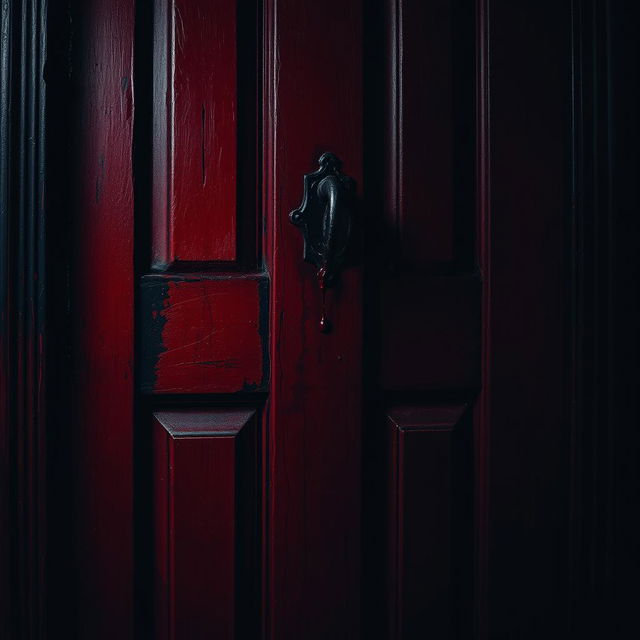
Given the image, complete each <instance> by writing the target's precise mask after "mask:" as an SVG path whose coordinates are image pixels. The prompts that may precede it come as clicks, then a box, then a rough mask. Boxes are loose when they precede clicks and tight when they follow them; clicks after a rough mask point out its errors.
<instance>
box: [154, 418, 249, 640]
mask: <svg viewBox="0 0 640 640" xmlns="http://www.w3.org/2000/svg"><path fill="white" fill-rule="evenodd" d="M154 417H155V425H154V460H155V463H154V487H155V488H154V494H155V500H154V504H155V535H156V541H155V558H156V561H155V585H154V588H155V602H156V604H155V610H156V622H155V624H156V636H157V637H159V638H162V639H163V640H174V639H178V638H190V639H193V640H197V639H199V638H210V637H212V636H213V637H216V638H221V639H225V638H226V639H228V640H232V639H234V638H243V637H254V635H255V633H256V622H257V618H258V604H257V592H256V589H255V583H256V580H255V575H256V573H257V571H258V566H257V564H256V560H257V525H256V523H257V517H258V502H257V500H258V498H257V484H256V482H257V464H258V459H257V440H256V438H257V428H256V417H255V412H254V411H251V410H249V411H247V410H241V409H234V410H217V411H195V410H194V411H173V412H168V411H165V412H158V413H156V414H154Z"/></svg>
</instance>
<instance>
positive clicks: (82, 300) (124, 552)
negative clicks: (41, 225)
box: [65, 0, 135, 640]
mask: <svg viewBox="0 0 640 640" xmlns="http://www.w3.org/2000/svg"><path fill="white" fill-rule="evenodd" d="M76 8H77V9H78V11H79V12H80V13H81V15H80V16H78V17H77V18H76V21H77V23H78V24H79V25H82V29H84V32H82V33H81V37H78V38H77V41H78V42H79V43H82V44H81V47H82V48H81V49H78V50H77V51H76V52H75V55H76V56H77V60H78V61H80V62H79V63H78V65H77V66H74V76H77V78H78V79H77V80H76V82H77V83H78V84H79V86H80V88H81V90H80V89H79V90H78V95H79V96H80V98H79V104H78V107H77V108H78V111H79V114H80V119H79V124H78V135H79V140H80V143H81V146H80V149H79V150H78V157H77V162H76V163H75V164H76V166H77V167H78V169H77V172H76V173H75V174H73V177H74V179H73V180H72V182H71V184H72V185H73V189H74V196H75V198H76V211H75V218H74V240H73V245H74V247H73V248H74V265H75V268H74V269H73V271H72V280H71V290H72V308H71V317H72V318H73V321H74V326H73V364H74V372H73V403H74V406H73V415H74V421H73V427H72V429H71V433H70V434H68V436H67V437H69V438H70V441H71V444H70V446H71V447H72V452H73V453H72V455H71V457H70V459H71V460H72V461H73V469H72V473H71V476H72V477H73V478H74V484H73V487H72V494H73V501H74V502H73V505H74V511H73V513H74V516H75V517H74V518H73V519H72V521H71V522H70V523H69V535H70V536H72V538H73V549H74V558H73V560H72V566H73V569H72V570H70V572H69V573H70V575H71V576H73V577H74V580H73V582H74V585H73V586H74V587H75V588H74V589H73V590H72V595H70V596H69V598H70V600H71V601H72V602H73V603H74V607H73V608H74V611H75V612H76V616H77V622H76V628H75V629H74V628H73V627H72V628H71V630H69V634H70V635H75V636H76V637H80V638H89V637H90V638H95V639H96V640H101V639H106V638H115V637H117V638H122V639H123V640H125V639H128V638H132V637H133V635H134V630H133V618H134V613H133V586H132V585H133V582H134V579H133V419H134V418H133V375H132V368H133V357H134V355H133V354H134V348H133V310H134V309H133V292H134V281H133V278H134V273H133V216H134V209H133V180H132V157H131V150H132V148H133V89H132V67H133V59H132V54H133V41H134V14H135V11H134V9H135V2H134V1H133V0H113V1H112V2H101V1H98V0H87V1H85V2H83V3H77V7H76ZM74 24H75V22H74ZM78 28H80V27H78ZM74 40H75V38H74ZM65 579H68V577H67V576H65Z"/></svg>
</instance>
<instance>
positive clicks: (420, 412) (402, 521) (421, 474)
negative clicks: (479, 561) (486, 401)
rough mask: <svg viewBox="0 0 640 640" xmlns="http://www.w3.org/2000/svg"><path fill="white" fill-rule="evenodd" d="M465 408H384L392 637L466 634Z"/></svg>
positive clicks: (468, 548)
mask: <svg viewBox="0 0 640 640" xmlns="http://www.w3.org/2000/svg"><path fill="white" fill-rule="evenodd" d="M466 411H467V407H466V406H465V405H450V406H429V407H424V406H422V407H414V406H402V407H395V408H393V409H392V410H390V411H389V414H388V429H389V455H390V464H389V471H390V476H389V512H388V524H389V549H388V560H389V592H388V606H389V610H390V612H389V634H388V636H387V637H388V638H393V639H394V640H400V639H406V640H408V639H410V638H415V639H416V640H417V639H418V638H427V637H428V638H438V639H442V640H444V639H445V638H454V637H468V631H469V629H470V626H469V622H470V616H469V612H470V598H469V596H470V591H469V585H470V578H471V575H472V567H471V558H472V535H471V534H472V528H471V527H472V525H471V517H470V516H471V508H470V507H471V504H472V503H471V496H472V486H471V482H470V480H471V460H472V458H471V450H470V448H469V443H470V435H471V433H470V426H471V425H470V422H469V420H468V419H467V418H466V417H465V414H466ZM463 630H466V633H464V632H463Z"/></svg>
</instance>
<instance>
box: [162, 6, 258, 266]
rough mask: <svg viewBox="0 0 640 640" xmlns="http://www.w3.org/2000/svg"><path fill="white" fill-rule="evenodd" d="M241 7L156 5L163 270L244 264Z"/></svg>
mask: <svg viewBox="0 0 640 640" xmlns="http://www.w3.org/2000/svg"><path fill="white" fill-rule="evenodd" d="M236 5H237V2H235V1H231V0H215V1H211V0H157V1H156V3H155V9H156V11H155V19H154V22H155V25H154V29H155V35H154V51H155V56H154V142H153V155H154V196H153V262H154V265H155V266H157V267H161V268H162V267H166V266H170V265H172V264H173V263H176V262H177V263H190V262H196V263H198V262H200V263H201V262H213V261H218V262H234V261H235V260H236V258H237V256H238V247H237V241H238V239H237V228H238V221H237V211H238V206H237V184H238V180H237V178H238V161H239V160H238V66H237V61H238V42H237V27H238V21H237V15H236V14H237V7H236ZM242 160H243V161H246V162H253V160H254V158H253V157H250V156H249V157H244V158H242Z"/></svg>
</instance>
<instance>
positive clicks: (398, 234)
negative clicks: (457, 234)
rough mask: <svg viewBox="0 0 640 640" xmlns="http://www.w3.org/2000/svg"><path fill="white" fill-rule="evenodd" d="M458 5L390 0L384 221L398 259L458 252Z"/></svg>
mask: <svg viewBox="0 0 640 640" xmlns="http://www.w3.org/2000/svg"><path fill="white" fill-rule="evenodd" d="M452 5H453V3H452V2H451V0H438V1H436V2H424V0H389V2H388V3H387V13H386V24H385V29H386V30H387V39H386V41H385V47H386V52H387V53H386V60H385V63H386V64H387V65H388V75H389V87H388V90H387V92H386V94H385V100H387V101H388V105H387V110H388V129H387V134H386V135H387V139H386V141H385V153H384V161H385V163H386V164H387V171H388V174H387V175H388V178H387V182H386V185H385V186H386V198H387V201H388V203H389V205H388V208H387V215H386V218H387V219H386V224H387V225H388V227H389V229H390V231H391V232H392V233H393V234H394V236H395V239H396V242H397V246H396V247H395V250H396V251H397V253H398V258H399V259H400V260H401V261H402V262H405V263H409V264H412V265H416V266H420V265H425V264H429V263H433V262H449V261H451V260H452V259H453V257H454V241H455V239H454V130H453V126H454V122H453V120H454V111H453V98H454V92H453V77H452V74H453V68H454V65H453V60H452V58H453V55H454V49H453V32H454V28H455V24H454V22H453V8H452Z"/></svg>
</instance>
